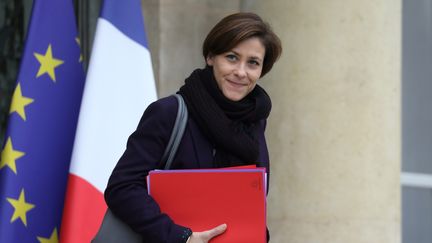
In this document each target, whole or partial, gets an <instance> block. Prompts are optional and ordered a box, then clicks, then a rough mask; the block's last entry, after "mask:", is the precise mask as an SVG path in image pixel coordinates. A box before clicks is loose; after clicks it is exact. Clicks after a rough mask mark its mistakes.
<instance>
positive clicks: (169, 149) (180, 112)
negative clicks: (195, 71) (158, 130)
mask: <svg viewBox="0 0 432 243" xmlns="http://www.w3.org/2000/svg"><path fill="white" fill-rule="evenodd" d="M174 96H175V97H176V98H177V101H178V109H177V117H176V120H175V123H174V128H173V130H172V132H171V137H170V139H169V141H168V145H167V146H166V148H165V152H164V153H163V156H162V162H165V170H168V169H170V168H171V164H172V161H173V159H174V156H175V154H176V152H177V149H178V146H179V144H180V141H181V139H182V137H183V133H184V131H185V129H186V124H187V120H188V111H187V107H186V104H185V102H184V100H183V97H182V96H181V95H180V94H174Z"/></svg>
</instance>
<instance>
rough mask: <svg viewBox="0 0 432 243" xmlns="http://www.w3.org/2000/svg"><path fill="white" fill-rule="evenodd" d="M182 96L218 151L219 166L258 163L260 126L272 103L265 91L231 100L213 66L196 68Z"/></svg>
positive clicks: (260, 90)
mask: <svg viewBox="0 0 432 243" xmlns="http://www.w3.org/2000/svg"><path fill="white" fill-rule="evenodd" d="M179 93H180V94H181V95H182V96H183V98H184V100H185V102H186V105H187V108H188V112H189V114H190V115H191V116H192V118H193V119H194V120H195V122H196V123H197V124H198V126H199V128H200V130H201V131H202V132H203V133H204V135H205V136H206V137H207V138H208V139H209V141H210V142H211V143H212V144H213V146H214V148H215V149H216V154H215V156H214V162H215V163H216V166H217V167H226V166H236V165H245V164H254V163H257V162H258V161H257V160H258V157H259V142H258V137H257V132H258V130H257V129H256V126H255V125H256V124H257V122H258V121H260V120H262V119H266V118H267V117H268V115H269V114H270V110H271V100H270V97H269V96H268V95H267V93H266V92H265V91H264V89H263V88H261V87H260V86H258V85H256V86H255V88H254V89H253V90H252V91H251V92H250V93H249V94H248V95H247V96H246V97H245V98H243V99H242V100H240V101H231V100H229V99H227V98H226V97H225V96H224V95H223V93H222V92H221V91H220V90H219V88H218V86H217V83H216V80H215V78H214V75H213V69H212V67H209V66H207V67H206V68H205V69H196V70H195V71H193V72H192V74H191V75H190V76H189V78H187V79H186V80H185V85H183V86H182V87H181V88H180V91H179Z"/></svg>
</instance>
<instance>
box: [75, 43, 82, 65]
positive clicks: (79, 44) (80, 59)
mask: <svg viewBox="0 0 432 243" xmlns="http://www.w3.org/2000/svg"><path fill="white" fill-rule="evenodd" d="M75 41H76V43H77V44H78V46H79V47H80V57H79V60H78V62H82V60H83V55H82V53H81V41H80V39H79V38H78V37H76V38H75Z"/></svg>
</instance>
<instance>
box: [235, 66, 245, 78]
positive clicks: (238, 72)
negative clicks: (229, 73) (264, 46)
mask: <svg viewBox="0 0 432 243" xmlns="http://www.w3.org/2000/svg"><path fill="white" fill-rule="evenodd" d="M234 74H235V75H236V76H237V77H239V78H244V77H246V65H245V64H243V63H239V64H238V65H237V67H236V69H235V72H234Z"/></svg>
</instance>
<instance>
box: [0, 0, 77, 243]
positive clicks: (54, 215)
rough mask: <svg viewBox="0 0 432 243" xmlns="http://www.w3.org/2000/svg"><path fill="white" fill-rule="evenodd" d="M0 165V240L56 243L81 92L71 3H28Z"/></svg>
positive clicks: (41, 0)
mask: <svg viewBox="0 0 432 243" xmlns="http://www.w3.org/2000/svg"><path fill="white" fill-rule="evenodd" d="M33 2H34V4H33V10H32V17H31V22H30V25H29V26H30V27H29V31H28V34H27V41H26V45H25V51H24V55H23V59H22V61H21V67H20V73H19V75H18V80H17V83H16V87H15V91H14V93H13V98H12V104H11V108H10V114H9V122H8V124H9V126H8V130H7V134H6V138H5V141H4V146H3V148H2V150H1V160H0V242H5V243H9V242H19V243H21V242H26V243H27V242H58V233H59V230H60V229H59V227H60V222H61V217H62V210H63V202H64V195H65V188H66V182H67V176H68V172H69V163H70V157H71V152H72V146H73V140H74V136H75V129H76V123H77V119H78V113H79V108H80V102H81V96H82V91H83V86H84V72H83V68H82V64H81V60H80V50H79V41H78V38H77V30H76V23H75V17H74V11H73V3H72V0H35V1H33Z"/></svg>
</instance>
